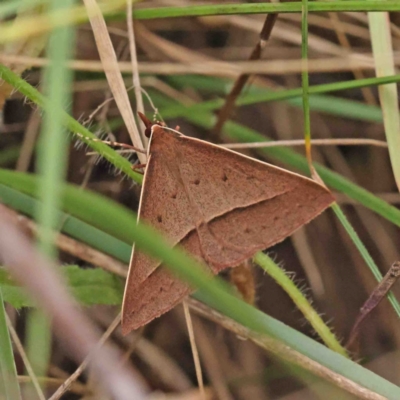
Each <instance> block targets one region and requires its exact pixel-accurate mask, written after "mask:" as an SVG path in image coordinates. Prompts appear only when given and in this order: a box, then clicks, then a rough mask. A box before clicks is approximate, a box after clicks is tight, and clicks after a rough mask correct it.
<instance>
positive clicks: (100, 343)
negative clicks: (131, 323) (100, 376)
mask: <svg viewBox="0 0 400 400" xmlns="http://www.w3.org/2000/svg"><path fill="white" fill-rule="evenodd" d="M120 321H121V314H118V315H117V316H116V317H115V319H114V321H113V322H112V323H111V324H110V326H109V327H108V329H107V330H106V331H105V332H104V334H103V335H102V337H101V338H100V340H99V341H98V343H97V345H96V346H97V348H100V347H101V346H103V345H104V343H105V342H106V340H107V339H108V338H109V337H110V336H111V334H112V333H113V332H114V330H115V329H116V328H117V326H118V325H119V323H120ZM90 359H91V355H90V354H89V355H88V356H87V357H86V358H85V359H84V360H83V361H82V363H81V365H80V366H79V367H78V368H77V369H76V370H75V372H74V373H73V374H72V375H71V376H70V377H69V378H68V379H67V380H66V381H65V382H64V383H63V384H62V385H61V386H60V387H59V388H58V389H57V390H56V391H55V392H54V393H53V395H52V396H51V397H50V398H49V400H58V399H60V398H61V396H62V395H63V394H64V393H65V392H66V391H67V390H68V388H69V387H70V386H71V384H72V383H73V382H74V381H76V380H77V379H78V378H79V376H80V375H81V374H82V372H83V371H84V369H85V368H86V367H87V366H88V364H89V362H90Z"/></svg>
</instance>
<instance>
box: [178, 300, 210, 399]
mask: <svg viewBox="0 0 400 400" xmlns="http://www.w3.org/2000/svg"><path fill="white" fill-rule="evenodd" d="M182 304H183V311H184V313H185V320H186V326H187V329H188V333H189V340H190V347H191V349H192V355H193V361H194V366H195V370H196V377H197V383H198V385H199V390H200V394H201V397H202V398H203V400H205V399H206V393H205V391H204V382H203V373H202V370H201V364H200V358H199V352H198V350H197V345H196V339H195V337H194V330H193V323H192V318H191V316H190V311H189V306H188V305H187V303H186V300H184V301H183V302H182Z"/></svg>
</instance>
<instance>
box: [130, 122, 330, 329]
mask: <svg viewBox="0 0 400 400" xmlns="http://www.w3.org/2000/svg"><path fill="white" fill-rule="evenodd" d="M333 200H334V199H333V197H332V195H331V194H330V192H329V191H328V190H326V189H325V188H324V187H322V186H321V185H319V184H317V183H315V182H314V181H312V180H310V179H308V178H304V177H302V176H301V175H298V174H294V173H291V172H289V171H286V170H283V169H281V168H278V167H275V166H272V165H270V164H267V163H264V162H261V161H258V160H254V159H252V158H249V157H246V156H243V155H241V154H239V153H236V152H233V151H230V150H227V149H224V148H222V147H219V146H215V145H212V144H210V143H207V142H204V141H201V140H198V139H193V138H189V137H186V136H183V135H171V134H170V133H169V132H166V131H165V130H164V129H163V128H161V127H153V136H152V139H151V142H150V158H149V162H148V165H147V168H146V173H145V179H144V184H143V188H142V196H141V201H140V209H139V217H140V219H142V218H143V219H145V220H146V221H147V222H149V223H150V224H152V225H153V226H155V227H156V228H157V229H158V230H160V231H161V232H163V233H165V234H166V236H167V237H168V239H169V241H170V243H171V245H172V246H174V245H176V244H178V243H180V242H182V243H181V244H182V245H183V247H189V248H188V250H189V251H190V252H191V253H192V254H194V255H195V256H197V257H198V258H200V259H203V260H204V261H206V263H208V264H209V265H210V267H211V268H212V270H213V271H214V272H215V273H217V272H218V271H220V270H221V269H223V268H226V267H232V266H236V265H238V264H239V263H240V262H242V261H243V260H245V259H247V258H249V257H251V256H252V255H253V254H254V253H255V252H256V251H258V250H262V249H265V248H267V247H269V246H272V245H273V244H275V243H277V242H279V241H281V240H283V239H284V238H285V237H287V236H289V235H290V234H291V233H293V232H294V231H295V230H296V229H297V228H299V227H301V226H302V225H304V224H305V223H307V222H308V221H310V220H311V219H312V218H314V217H315V216H317V215H318V214H319V213H320V212H322V211H323V210H324V209H325V208H326V207H328V206H329V205H330V204H331V203H332V202H333ZM193 235H194V236H195V237H196V243H198V245H192V244H190V243H191V241H190V240H189V239H190V238H191V237H193ZM159 265H160V263H159V262H158V261H157V260H155V259H153V258H151V257H149V256H147V255H145V254H144V253H142V252H139V251H133V254H132V258H131V263H130V270H129V275H128V279H127V283H126V286H125V295H124V303H123V317H122V324H123V329H124V331H125V332H128V331H130V330H132V329H135V328H134V327H138V326H140V325H138V321H141V324H144V323H147V322H149V321H150V320H151V319H153V318H155V317H157V316H159V315H160V314H162V313H164V312H166V311H168V310H169V309H170V308H172V307H173V306H174V305H175V304H176V303H177V301H178V302H179V301H180V299H181V298H182V297H183V296H184V295H185V294H183V295H182V296H181V294H182V293H183V292H184V291H182V292H179V291H178V292H177V293H176V294H173V290H172V289H171V287H173V285H172V281H173V278H172V277H170V276H169V275H168V273H166V275H162V276H163V277H164V278H163V279H162V280H161V281H160V282H159V283H157V279H156V277H157V276H158V274H164V272H161V271H160V272H157V271H156V272H155V270H156V269H157V267H158V266H159ZM165 276H169V278H168V279H167V278H165ZM146 280H148V282H145V281H146ZM171 285H172V286H171ZM183 286H184V287H186V286H185V285H183ZM183 286H182V287H183ZM150 289H151V290H154V293H155V294H156V297H157V296H158V298H159V299H160V301H161V297H160V295H161V293H162V299H163V300H162V301H161V303H162V304H163V305H162V307H161V306H159V307H158V308H157V306H154V307H152V306H150V305H149V303H146V300H145V299H148V298H149V296H150V297H152V296H153V295H154V293H153V294H150V293H151V290H150ZM182 290H183V289H182ZM179 293H181V294H179ZM185 293H186V292H185ZM177 299H178V300H177ZM160 301H158V302H160ZM149 310H150V311H149ZM146 318H149V319H146ZM135 321H136V322H135Z"/></svg>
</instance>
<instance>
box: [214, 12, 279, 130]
mask: <svg viewBox="0 0 400 400" xmlns="http://www.w3.org/2000/svg"><path fill="white" fill-rule="evenodd" d="M277 18H278V14H268V15H267V17H266V18H265V21H264V25H263V27H262V29H261V32H260V40H259V41H258V43H257V44H256V46H255V47H254V49H253V51H252V52H251V54H250V57H249V60H250V61H251V60H259V59H260V57H261V52H262V50H263V49H264V47H265V46H266V44H267V41H268V39H269V37H270V35H271V32H272V28H273V27H274V25H275V22H276V19H277ZM250 77H251V75H250V74H242V75H240V76H239V77H238V78H237V80H236V82H235V83H234V85H233V87H232V89H231V91H230V93H229V94H228V96H227V97H226V100H225V104H224V105H223V106H222V107H221V109H220V111H219V113H218V119H217V123H216V124H215V126H214V128H213V132H214V134H215V136H217V137H218V136H219V134H220V133H221V130H222V128H223V126H224V125H225V122H226V121H227V120H228V119H229V117H230V115H231V113H232V110H233V108H234V106H235V102H236V99H237V98H238V96H239V95H240V93H241V92H242V90H243V88H244V86H245V85H246V83H247V82H248V80H249V79H250Z"/></svg>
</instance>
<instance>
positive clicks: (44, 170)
mask: <svg viewBox="0 0 400 400" xmlns="http://www.w3.org/2000/svg"><path fill="white" fill-rule="evenodd" d="M73 4H74V0H67V1H63V2H59V1H58V0H53V1H52V2H51V3H50V5H49V8H50V10H51V11H68V10H69V8H70V7H72V6H73ZM73 47H74V31H73V30H72V29H70V28H69V27H65V28H59V29H56V30H54V31H53V32H52V33H51V34H50V36H49V42H48V46H47V56H48V57H49V58H50V64H49V66H48V67H47V68H46V69H45V71H44V92H45V93H46V94H47V96H48V98H49V102H50V104H51V106H52V107H51V112H50V113H46V114H45V115H44V121H43V129H42V132H41V135H40V138H39V144H38V151H37V155H38V156H37V165H36V169H37V171H38V173H39V174H40V175H41V176H42V179H41V181H40V187H39V198H40V200H41V201H40V202H39V203H38V205H39V208H38V209H37V216H36V219H37V221H38V241H39V248H40V250H41V251H42V252H43V253H45V254H46V255H47V256H48V257H51V258H56V256H57V251H56V248H55V246H54V241H55V230H56V228H57V223H58V220H57V217H58V215H57V214H58V209H59V208H60V205H61V185H62V182H63V181H64V179H65V176H66V169H67V154H68V141H67V135H66V132H65V131H64V128H63V125H62V121H63V117H64V116H63V109H67V108H68V107H69V104H70V100H71V92H70V90H71V89H70V88H71V83H72V73H71V70H70V69H69V68H67V62H68V60H69V59H70V58H71V55H72V49H73ZM26 352H27V356H28V358H29V360H30V362H31V364H32V367H33V369H34V371H35V373H36V375H38V376H46V374H47V368H48V365H49V362H50V355H51V322H50V321H49V320H48V318H47V316H46V315H45V314H43V313H42V312H41V311H40V310H34V311H32V312H31V313H30V314H29V316H28V319H27V327H26Z"/></svg>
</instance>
